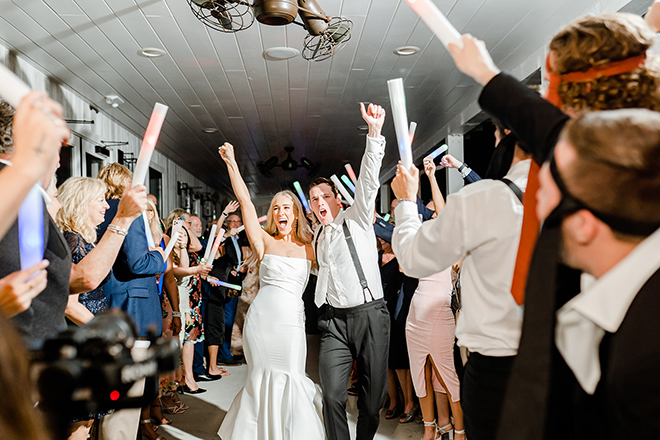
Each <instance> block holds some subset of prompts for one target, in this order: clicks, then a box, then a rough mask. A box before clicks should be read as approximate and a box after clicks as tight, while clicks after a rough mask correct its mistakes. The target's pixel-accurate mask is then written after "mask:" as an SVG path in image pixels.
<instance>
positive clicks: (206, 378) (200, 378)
mask: <svg viewBox="0 0 660 440" xmlns="http://www.w3.org/2000/svg"><path fill="white" fill-rule="evenodd" d="M193 377H194V378H195V382H213V381H214V380H220V379H222V376H220V375H219V374H209V373H201V374H194V375H193Z"/></svg>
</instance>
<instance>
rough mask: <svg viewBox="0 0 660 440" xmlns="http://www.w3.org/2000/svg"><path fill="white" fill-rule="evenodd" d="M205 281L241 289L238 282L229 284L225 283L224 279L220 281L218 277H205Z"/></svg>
mask: <svg viewBox="0 0 660 440" xmlns="http://www.w3.org/2000/svg"><path fill="white" fill-rule="evenodd" d="M206 281H208V282H209V284H212V285H214V286H222V287H227V288H229V289H234V290H241V289H242V287H241V286H239V285H238V284H231V283H225V282H224V281H220V280H219V279H217V278H215V277H212V278H211V279H208V278H207V279H206Z"/></svg>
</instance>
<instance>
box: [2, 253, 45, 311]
mask: <svg viewBox="0 0 660 440" xmlns="http://www.w3.org/2000/svg"><path fill="white" fill-rule="evenodd" d="M47 267H48V261H47V260H44V261H42V262H40V263H37V264H35V265H34V266H32V267H30V268H28V269H26V270H22V271H18V272H13V273H10V274H9V275H7V276H6V277H4V278H2V279H0V310H2V312H3V313H4V314H5V316H7V317H12V316H14V315H16V314H18V313H21V312H24V311H26V310H27V309H28V308H29V307H30V304H32V300H33V299H34V297H36V296H37V295H39V294H40V293H41V292H42V291H43V290H44V289H45V288H46V284H47V281H46V278H47V274H46V268H47ZM35 274H36V275H35ZM32 276H34V278H32V279H31V280H30V281H28V279H30V277H32Z"/></svg>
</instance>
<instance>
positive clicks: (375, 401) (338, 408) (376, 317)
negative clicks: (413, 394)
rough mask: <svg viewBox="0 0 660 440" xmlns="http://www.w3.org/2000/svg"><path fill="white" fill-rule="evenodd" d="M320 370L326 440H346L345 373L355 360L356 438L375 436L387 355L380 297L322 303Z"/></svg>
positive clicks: (387, 334)
mask: <svg viewBox="0 0 660 440" xmlns="http://www.w3.org/2000/svg"><path fill="white" fill-rule="evenodd" d="M319 329H320V330H321V331H322V335H321V349H320V356H319V374H320V377H321V388H322V389H323V418H324V423H325V431H326V436H327V438H328V440H348V439H350V435H349V432H348V422H347V417H346V401H347V400H348V391H347V389H346V385H347V383H348V376H349V374H350V372H351V369H352V367H353V361H354V360H357V371H358V375H359V379H358V411H359V415H358V422H357V440H371V439H373V437H374V435H376V430H377V429H378V423H379V421H380V409H381V407H382V406H383V402H384V401H385V396H386V395H387V356H388V351H389V340H390V317H389V313H388V311H387V307H386V306H385V302H384V301H383V300H382V299H379V300H375V301H371V302H368V303H366V304H362V305H359V306H356V307H351V308H346V309H337V308H333V307H330V306H328V305H326V306H325V311H324V312H323V313H322V315H321V316H320V317H319Z"/></svg>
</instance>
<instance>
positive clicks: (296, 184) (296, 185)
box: [293, 180, 311, 212]
mask: <svg viewBox="0 0 660 440" xmlns="http://www.w3.org/2000/svg"><path fill="white" fill-rule="evenodd" d="M293 187H294V188H295V189H296V192H297V193H298V197H300V201H301V202H302V204H303V206H304V207H305V211H307V212H311V210H310V209H309V203H307V197H305V193H304V192H303V190H302V187H301V186H300V182H298V181H297V180H296V181H295V182H293Z"/></svg>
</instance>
